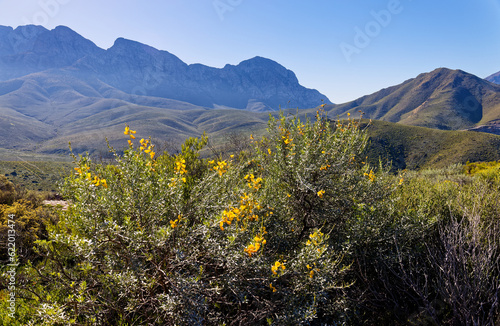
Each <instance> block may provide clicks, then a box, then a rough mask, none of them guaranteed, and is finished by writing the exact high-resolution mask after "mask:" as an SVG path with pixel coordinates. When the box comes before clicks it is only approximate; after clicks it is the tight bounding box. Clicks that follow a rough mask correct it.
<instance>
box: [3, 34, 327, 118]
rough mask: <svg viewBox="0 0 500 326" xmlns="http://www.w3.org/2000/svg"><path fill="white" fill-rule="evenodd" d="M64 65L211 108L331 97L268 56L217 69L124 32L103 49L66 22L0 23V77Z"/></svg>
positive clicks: (312, 102) (126, 88)
mask: <svg viewBox="0 0 500 326" xmlns="http://www.w3.org/2000/svg"><path fill="white" fill-rule="evenodd" d="M60 68H63V69H65V70H67V71H71V72H72V74H73V75H74V76H75V77H78V78H80V79H82V80H84V81H88V80H94V79H95V78H97V79H99V80H101V81H102V82H104V83H107V84H109V85H111V86H113V87H115V88H117V89H119V90H121V91H123V92H126V93H129V94H134V95H143V96H153V97H162V98H168V99H175V100H180V101H184V102H188V103H192V104H195V105H200V106H204V107H208V108H220V107H231V108H238V109H247V110H252V111H266V110H277V109H278V108H279V107H280V106H281V107H283V108H287V107H293V108H294V107H299V108H310V107H316V106H318V105H320V104H321V103H322V102H321V101H322V100H324V101H325V102H326V103H330V101H329V100H328V98H327V97H326V96H324V95H322V94H320V93H319V92H318V91H316V90H312V89H307V88H305V87H303V86H301V85H300V84H299V82H298V80H297V77H296V76H295V74H294V73H293V72H292V71H290V70H288V69H286V68H285V67H283V66H281V65H280V64H278V63H276V62H274V61H272V60H269V59H265V58H262V57H255V58H253V59H249V60H246V61H243V62H241V63H240V64H238V65H226V66H225V67H224V68H222V69H218V68H212V67H208V66H205V65H201V64H193V65H187V64H186V63H184V62H183V61H182V60H180V59H179V58H177V57H176V56H175V55H173V54H171V53H169V52H167V51H160V50H157V49H155V48H152V47H150V46H148V45H145V44H141V43H139V42H135V41H131V40H126V39H123V38H119V39H117V40H116V41H115V43H114V45H113V46H112V47H111V48H109V49H108V50H103V49H101V48H99V47H97V46H96V45H95V44H94V43H92V42H91V41H89V40H87V39H85V38H83V37H82V36H80V35H79V34H77V33H76V32H74V31H72V30H71V29H69V28H67V27H64V26H59V27H57V28H55V29H54V30H50V31H49V30H47V29H45V28H44V27H41V26H34V25H30V26H21V27H18V28H16V29H12V28H11V27H4V26H0V80H9V79H13V78H18V77H21V76H25V75H28V74H31V73H35V72H41V71H44V70H47V69H60Z"/></svg>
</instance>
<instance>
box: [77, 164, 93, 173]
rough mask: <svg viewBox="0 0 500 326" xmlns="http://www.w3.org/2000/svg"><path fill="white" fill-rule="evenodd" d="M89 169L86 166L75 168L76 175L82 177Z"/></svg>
mask: <svg viewBox="0 0 500 326" xmlns="http://www.w3.org/2000/svg"><path fill="white" fill-rule="evenodd" d="M89 169H90V168H89V167H88V166H86V165H84V166H82V167H76V168H75V170H76V174H78V175H83V174H84V173H86V172H87V171H88V170H89Z"/></svg>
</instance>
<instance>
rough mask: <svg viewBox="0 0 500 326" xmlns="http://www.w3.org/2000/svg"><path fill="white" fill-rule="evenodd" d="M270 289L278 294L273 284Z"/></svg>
mask: <svg viewBox="0 0 500 326" xmlns="http://www.w3.org/2000/svg"><path fill="white" fill-rule="evenodd" d="M269 288H270V289H271V290H273V292H276V288H275V287H274V286H273V283H271V284H269Z"/></svg>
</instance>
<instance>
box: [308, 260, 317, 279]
mask: <svg viewBox="0 0 500 326" xmlns="http://www.w3.org/2000/svg"><path fill="white" fill-rule="evenodd" d="M314 265H316V263H314ZM306 267H307V270H308V271H309V272H308V273H309V278H313V276H314V272H315V271H316V272H319V269H317V268H313V267H311V266H310V265H309V264H307V266H306Z"/></svg>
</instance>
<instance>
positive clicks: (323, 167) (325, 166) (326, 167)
mask: <svg viewBox="0 0 500 326" xmlns="http://www.w3.org/2000/svg"><path fill="white" fill-rule="evenodd" d="M329 167H330V165H329V164H327V165H323V166H321V167H320V168H319V169H320V171H323V170H326V169H328V168H329Z"/></svg>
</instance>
